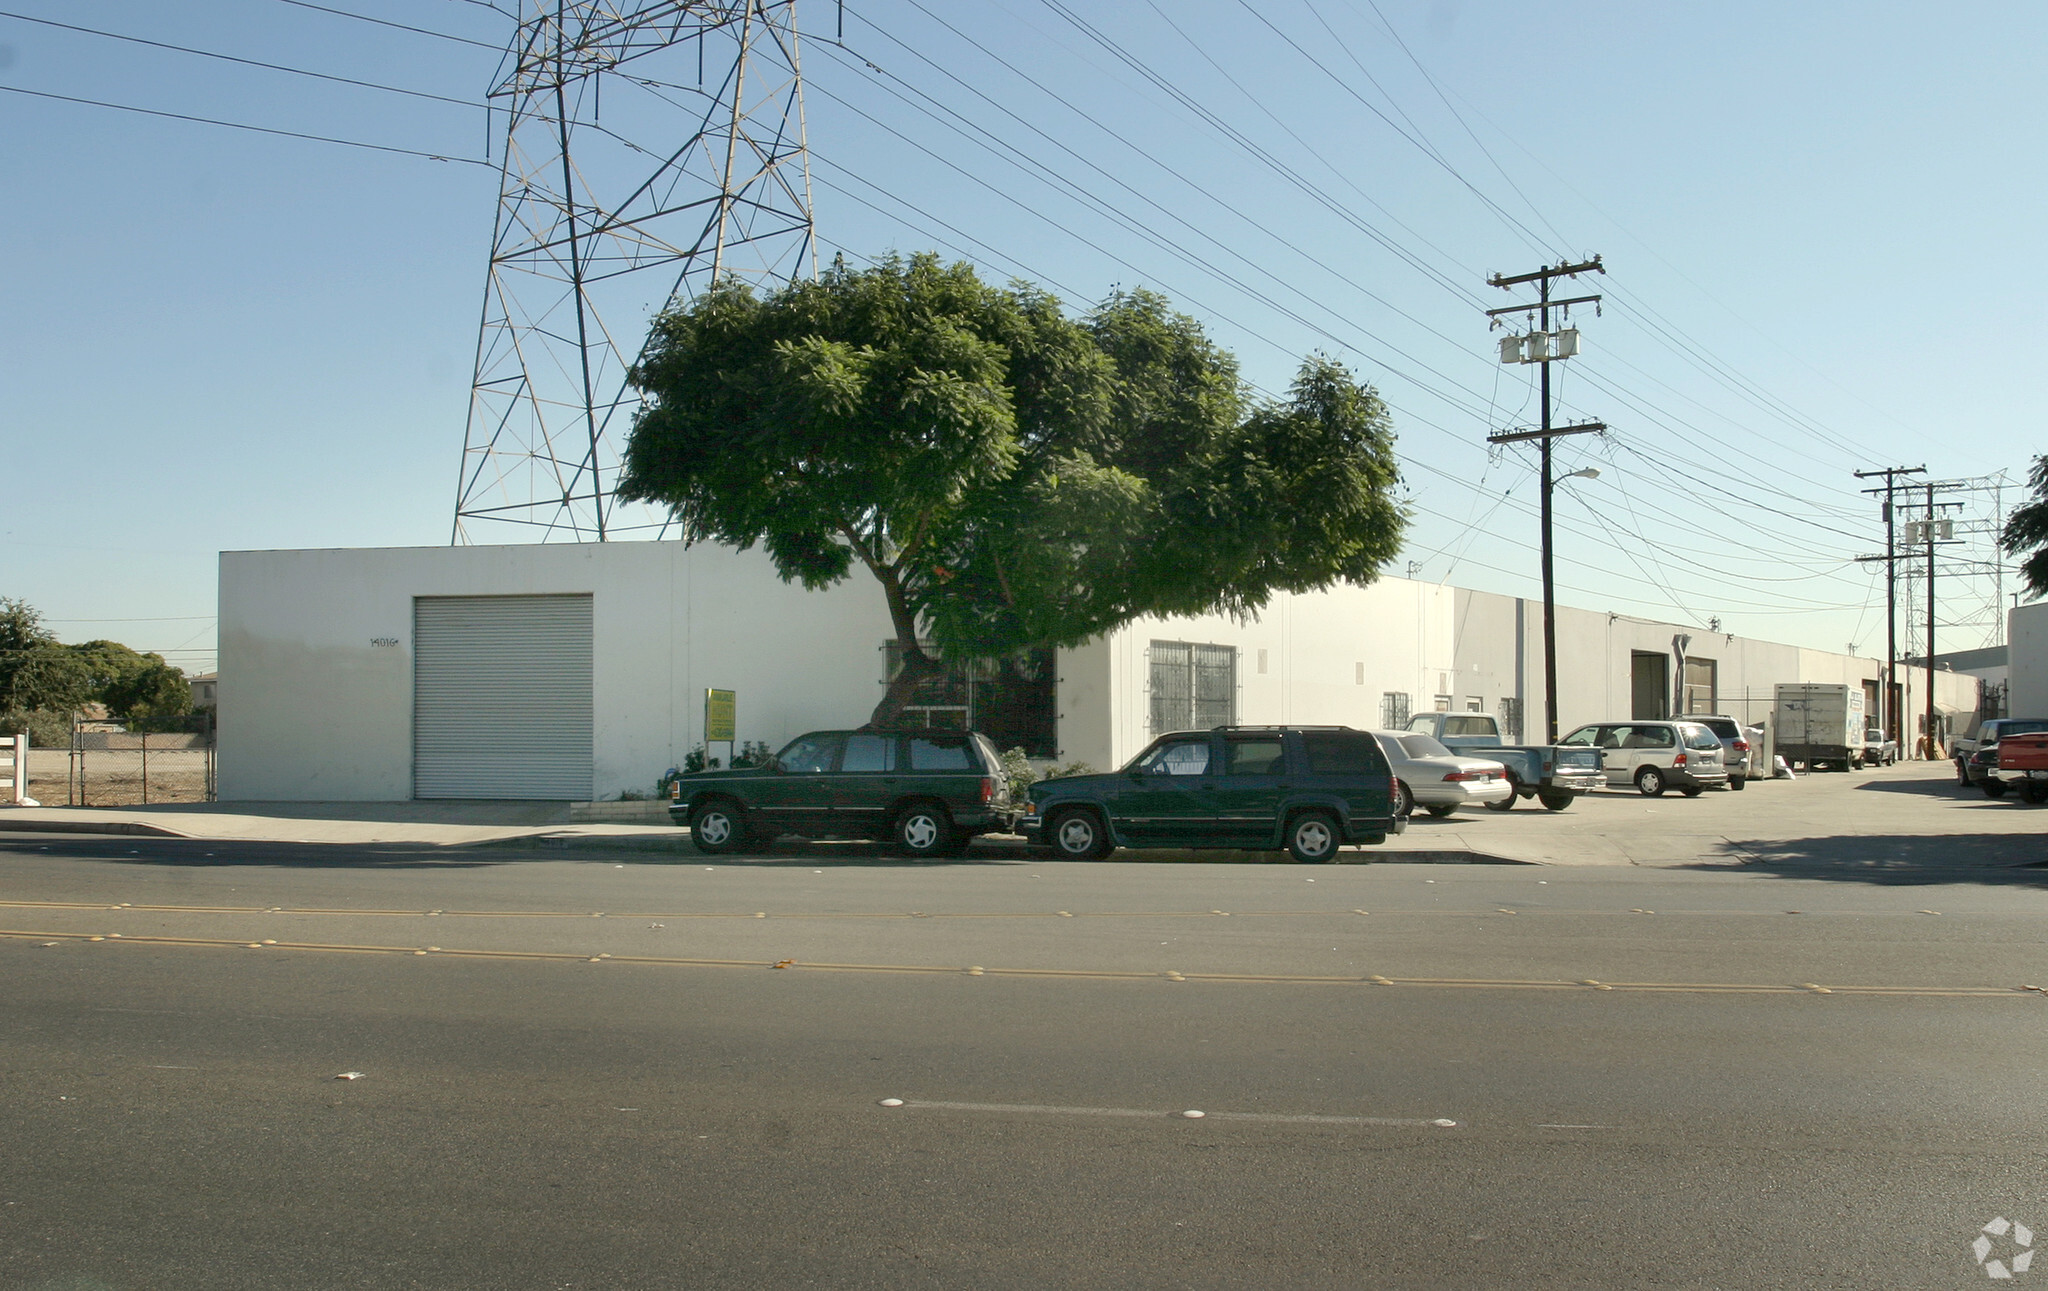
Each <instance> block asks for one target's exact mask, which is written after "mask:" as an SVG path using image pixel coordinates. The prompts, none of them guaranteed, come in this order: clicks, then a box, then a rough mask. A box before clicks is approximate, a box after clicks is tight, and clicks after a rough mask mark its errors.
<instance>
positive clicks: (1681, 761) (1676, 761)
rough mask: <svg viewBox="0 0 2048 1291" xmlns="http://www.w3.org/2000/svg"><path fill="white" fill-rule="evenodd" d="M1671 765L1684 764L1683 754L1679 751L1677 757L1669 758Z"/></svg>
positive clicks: (1679, 765)
mask: <svg viewBox="0 0 2048 1291" xmlns="http://www.w3.org/2000/svg"><path fill="white" fill-rule="evenodd" d="M1671 765H1672V766H1675V767H1682V766H1684V765H1685V754H1683V753H1681V754H1679V755H1678V756H1677V757H1675V758H1673V759H1671Z"/></svg>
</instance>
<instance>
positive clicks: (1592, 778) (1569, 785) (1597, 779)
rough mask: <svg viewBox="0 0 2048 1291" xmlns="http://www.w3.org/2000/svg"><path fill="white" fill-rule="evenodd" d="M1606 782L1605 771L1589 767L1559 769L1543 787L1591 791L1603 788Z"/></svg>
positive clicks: (1575, 791) (1582, 791)
mask: <svg viewBox="0 0 2048 1291" xmlns="http://www.w3.org/2000/svg"><path fill="white" fill-rule="evenodd" d="M1606 784H1607V773H1606V772H1605V771H1596V770H1592V769H1590V768H1589V769H1587V770H1583V771H1577V770H1574V771H1559V772H1557V773H1556V774H1554V775H1552V776H1551V777H1550V780H1549V782H1548V783H1546V784H1545V785H1544V786H1543V787H1544V788H1546V789H1565V790H1569V791H1570V792H1572V793H1591V792H1593V791H1594V790H1595V789H1599V788H1604V787H1605V786H1606Z"/></svg>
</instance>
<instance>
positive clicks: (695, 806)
mask: <svg viewBox="0 0 2048 1291" xmlns="http://www.w3.org/2000/svg"><path fill="white" fill-rule="evenodd" d="M1007 784H1008V782H1007V781H1006V780H1005V779H1004V778H1003V772H1002V761H1001V759H1000V758H998V757H997V756H996V750H995V746H994V745H992V744H990V743H989V742H988V739H987V737H986V736H983V735H979V734H977V733H975V732H972V731H931V730H922V731H874V730H863V731H813V732H811V733H810V734H809V735H800V736H798V737H797V738H796V739H794V740H791V741H790V742H789V746H788V747H787V748H785V749H783V750H782V752H780V753H778V754H776V755H775V756H774V757H772V758H770V759H769V760H768V765H767V766H765V767H734V768H733V769H731V770H728V771H697V772H693V773H691V774H689V775H685V776H682V777H679V778H678V779H677V780H676V782H675V787H674V789H673V790H671V792H670V800H669V808H668V814H669V818H670V819H671V820H673V821H675V822H676V823H677V824H678V825H683V824H687V825H688V826H689V827H690V841H691V842H692V843H694V844H695V845H696V847H697V850H698V851H700V852H711V853H721V852H734V851H738V850H739V849H740V848H742V847H745V846H747V845H748V844H750V843H751V844H754V845H756V846H758V845H760V844H762V843H767V842H772V841H774V840H775V839H777V838H779V837H781V836H782V835H784V834H802V835H804V836H806V837H809V838H877V839H893V840H895V843H896V845H897V847H898V848H899V849H901V850H902V851H903V852H905V853H908V854H909V855H911V856H954V855H958V854H959V853H960V852H961V851H962V850H964V849H965V848H966V846H967V843H968V840H969V839H972V838H973V837H974V836H975V835H976V834H985V833H989V832H990V831H994V830H1005V829H1008V828H1009V826H1010V820H1011V817H1012V816H1013V815H1014V813H1013V812H1012V811H1011V810H1010V808H1009V795H1008V789H1007Z"/></svg>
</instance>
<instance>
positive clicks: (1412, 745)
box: [1372, 731, 1515, 816]
mask: <svg viewBox="0 0 2048 1291" xmlns="http://www.w3.org/2000/svg"><path fill="white" fill-rule="evenodd" d="M1372 737H1373V738H1374V739H1375V740H1378V741H1379V744H1380V752H1382V753H1384V754H1386V755H1387V762H1388V764H1389V765H1390V766H1392V767H1393V768H1394V810H1395V814H1397V815H1405V814H1407V813H1409V812H1412V811H1413V810H1414V809H1415V808H1416V807H1418V806H1419V807H1421V808H1422V809H1423V810H1424V811H1427V812H1428V813H1429V814H1430V815H1432V816H1448V815H1450V814H1451V813H1452V812H1454V811H1456V810H1457V809H1458V808H1460V807H1472V806H1478V805H1480V804H1482V803H1483V804H1484V805H1486V806H1488V807H1492V808H1494V809H1496V810H1498V809H1499V808H1500V805H1501V803H1503V802H1513V801H1514V797H1515V782H1514V781H1513V780H1510V779H1509V778H1508V769H1507V768H1506V767H1505V766H1503V765H1501V764H1500V763H1498V762H1494V761H1492V760H1490V759H1487V758H1475V757H1466V756H1463V755H1461V754H1459V753H1456V752H1454V751H1452V750H1450V749H1447V748H1445V747H1444V746H1443V745H1441V744H1439V743H1437V742H1436V741H1435V740H1433V739H1431V738H1430V737H1429V736H1427V735H1424V734H1422V733H1421V732H1420V731H1374V732H1373V733H1372Z"/></svg>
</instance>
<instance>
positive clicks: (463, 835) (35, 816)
mask: <svg viewBox="0 0 2048 1291" xmlns="http://www.w3.org/2000/svg"><path fill="white" fill-rule="evenodd" d="M0 830H17V831H20V830H28V831H42V832H60V833H90V834H146V835H154V836H158V837H170V838H199V839H208V840H214V841H220V842H235V841H238V842H259V843H260V842H272V843H306V844H332V845H337V846H348V845H361V844H372V843H382V844H392V843H396V844H413V845H420V846H431V847H477V846H523V847H534V848H551V849H552V848H572V849H578V850H583V849H631V850H636V851H660V852H675V853H678V854H679V855H681V856H694V855H696V853H695V851H694V850H693V849H692V848H691V847H690V844H689V835H688V832H687V831H685V830H681V829H678V828H676V827H675V826H674V825H672V824H670V823H669V821H668V818H667V811H666V804H664V803H660V802H608V803H579V804H569V803H527V802H392V803H357V802H351V803H181V804H171V805H164V806H151V807H125V808H99V807H92V808H86V807H29V808H0ZM784 846H785V847H787V846H789V844H785V845H784ZM975 850H976V852H977V853H989V854H997V855H999V854H1002V853H1004V852H1007V851H1015V852H1016V853H1017V855H1019V856H1020V857H1021V856H1023V855H1026V854H1027V853H1026V852H1025V851H1024V849H1023V844H1022V842H1021V841H1020V840H1015V839H1008V838H1002V837H992V838H986V839H982V840H979V841H977V843H976V844H975ZM1229 855H1233V854H1232V853H1202V852H1190V853H1186V856H1187V857H1188V858H1190V859H1218V858H1221V857H1225V856H1229ZM1356 856H1357V858H1358V859H1361V860H1364V859H1371V860H1385V861H1432V860H1438V861H1465V862H1476V863H1497V864H1533V865H1578V866H1651V867H1689V866H1701V865H1716V866H1742V865H1757V864H1766V865H1783V866H1809V865H1817V866H1828V867H1845V868H1855V869H1863V870H1871V871H1886V870H1902V871H1904V870H1910V871H1916V872H1917V871H1927V870H1943V869H1981V868H2006V869H2009V868H2015V867H2026V866H2032V865H2042V864H2044V863H2048V807H2039V808H2036V807H2029V806H2026V805H2023V804H2021V803H2018V802H2014V801H1993V800H1990V799H1987V798H1985V797H1984V796H1983V794H1982V793H1980V792H1977V791H1974V790H1963V789H1960V788H1958V787H1956V786H1955V785H1954V784H1953V783H1952V774H1951V772H1950V771H1949V769H1948V767H1947V764H1945V763H1941V764H1933V765H1930V764H1927V763H1908V764H1902V765H1900V766H1896V767H1890V768H1886V769H1883V770H1873V771H1864V772H1858V773H1836V774H1822V775H1812V776H1802V777H1800V778H1799V779H1797V780H1789V781H1788V780H1773V781H1763V782H1759V783H1755V784H1752V785H1751V786H1750V787H1749V788H1748V789H1746V790H1744V791H1742V792H1739V793H1737V792H1728V791H1717V792H1713V793H1709V794H1706V795H1703V796H1701V797H1699V798H1692V799H1688V798H1685V797H1682V796H1680V795H1678V794H1667V795H1665V796H1664V797H1661V798H1644V797H1642V796H1641V795H1639V794H1636V793H1634V792H1632V791H1626V792H1625V791H1615V790H1606V791H1602V792H1600V793H1596V794H1593V795H1590V796H1588V797H1586V798H1584V799H1581V800H1580V801H1578V802H1576V803H1574V804H1573V805H1572V807H1571V808H1570V809H1569V810H1567V811H1563V812H1549V811H1544V810H1542V809H1541V808H1539V807H1536V806H1534V805H1532V804H1528V803H1524V804H1521V805H1520V806H1519V807H1517V808H1516V809H1515V810H1513V811H1508V812H1493V811H1485V810H1478V811H1469V812H1460V813H1458V814H1457V815H1455V816H1452V817H1448V818H1446V819H1442V820H1439V819H1435V818H1432V817H1429V816H1423V815H1419V816H1417V817H1416V818H1415V820H1414V821H1413V822H1412V824H1411V825H1410V826H1409V829H1408V832H1407V833H1405V834H1403V835H1401V836H1400V837H1398V838H1395V839H1391V840H1389V842H1388V844H1387V845H1386V846H1384V847H1376V848H1365V849H1359V851H1358V852H1357V853H1356ZM1348 858H1349V855H1348V854H1347V859H1348ZM1162 859H1163V858H1162ZM2044 878H2048V872H2044Z"/></svg>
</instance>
